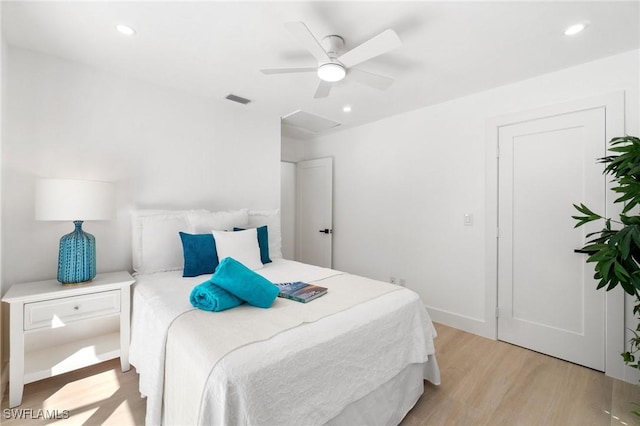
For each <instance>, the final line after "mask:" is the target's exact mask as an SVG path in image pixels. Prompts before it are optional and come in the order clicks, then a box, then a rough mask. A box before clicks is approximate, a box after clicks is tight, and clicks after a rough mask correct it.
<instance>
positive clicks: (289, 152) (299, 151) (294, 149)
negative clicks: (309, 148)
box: [282, 135, 304, 163]
mask: <svg viewBox="0 0 640 426" xmlns="http://www.w3.org/2000/svg"><path fill="white" fill-rule="evenodd" d="M303 157H304V143H303V142H302V141H299V140H296V139H294V138H292V137H290V136H286V135H282V161H289V162H291V163H297V162H298V161H300V160H301V159H302V158H303Z"/></svg>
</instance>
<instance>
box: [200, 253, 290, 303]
mask: <svg viewBox="0 0 640 426" xmlns="http://www.w3.org/2000/svg"><path fill="white" fill-rule="evenodd" d="M211 281H212V282H213V283H214V284H215V285H217V286H218V287H221V288H223V289H225V290H226V291H228V292H229V293H231V294H233V295H234V296H236V297H238V298H240V299H242V300H245V301H246V302H247V303H249V304H250V305H253V306H257V307H260V308H268V307H270V306H271V305H272V304H273V301H274V300H276V297H277V296H278V287H276V286H275V285H273V283H272V282H271V281H269V280H268V279H266V278H264V277H263V276H261V275H259V274H256V273H255V272H253V271H252V270H251V269H249V268H247V267H246V266H244V265H243V264H242V263H240V262H238V261H237V260H235V259H233V258H231V257H226V258H224V259H222V261H221V262H220V264H219V265H218V267H217V268H216V272H214V274H213V276H212V277H211Z"/></svg>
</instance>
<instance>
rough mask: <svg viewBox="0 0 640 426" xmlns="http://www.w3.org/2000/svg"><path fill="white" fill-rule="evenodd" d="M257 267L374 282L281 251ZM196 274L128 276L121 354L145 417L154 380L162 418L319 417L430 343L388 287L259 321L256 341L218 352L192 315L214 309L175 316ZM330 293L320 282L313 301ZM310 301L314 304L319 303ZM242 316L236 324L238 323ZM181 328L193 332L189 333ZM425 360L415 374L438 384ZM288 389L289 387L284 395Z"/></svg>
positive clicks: (413, 308) (418, 357)
mask: <svg viewBox="0 0 640 426" xmlns="http://www.w3.org/2000/svg"><path fill="white" fill-rule="evenodd" d="M259 272H260V273H261V274H262V275H263V276H265V277H266V278H268V279H269V280H271V281H273V282H286V281H294V280H302V281H307V282H319V283H320V284H321V285H322V284H323V283H324V284H325V285H327V286H329V287H330V288H331V287H332V286H334V285H341V286H342V285H348V281H350V280H351V281H353V280H354V279H355V280H356V281H358V282H359V284H360V285H362V284H363V283H364V284H367V281H368V282H369V283H370V284H371V285H372V286H379V285H380V284H382V283H379V282H377V281H373V280H367V279H366V278H362V277H355V276H351V275H347V274H342V273H340V272H337V271H334V270H330V269H325V268H318V267H314V266H310V265H304V264H301V263H297V262H291V261H284V260H277V261H275V262H274V263H273V264H269V265H266V267H265V268H264V269H263V270H261V271H259ZM203 280H204V279H203V277H197V278H192V279H187V278H182V277H181V276H180V272H175V273H162V274H153V275H144V276H138V277H137V283H136V285H135V291H134V302H133V303H134V305H133V306H134V310H133V319H132V345H131V362H132V364H134V365H135V366H136V368H137V369H138V372H139V373H140V391H141V393H142V394H144V395H146V396H147V417H146V423H147V424H148V425H156V424H160V421H161V418H162V406H163V404H162V399H163V388H164V387H166V391H165V392H166V395H165V404H166V406H165V422H166V423H167V424H175V423H180V424H196V423H199V424H322V423H325V422H327V421H328V420H330V419H332V418H333V417H335V416H336V415H338V414H339V413H340V411H341V410H342V409H343V408H344V407H345V406H346V405H347V404H349V403H350V402H352V401H355V400H357V399H359V398H361V397H362V396H365V395H366V394H368V393H369V392H371V391H372V390H374V389H376V388H377V387H379V386H380V385H381V384H383V383H385V382H386V381H388V380H389V379H391V378H392V377H394V376H395V375H396V374H398V373H399V371H400V370H402V369H403V368H404V367H405V366H406V365H408V364H411V363H424V362H426V361H427V359H428V356H429V355H430V354H433V352H434V348H433V337H434V336H435V330H434V329H433V326H432V324H431V321H430V319H429V318H428V315H427V313H426V311H425V310H424V307H423V306H422V304H421V302H420V300H419V298H418V296H417V295H416V294H415V293H413V292H411V291H407V290H404V289H400V288H398V287H394V286H392V287H389V288H387V289H386V290H384V291H379V293H378V294H377V297H373V298H372V299H368V298H367V297H365V298H364V299H361V301H360V302H357V303H356V306H355V307H352V308H351V309H348V310H344V309H346V307H347V305H349V304H353V301H352V302H349V303H346V302H345V303H346V304H345V306H344V307H338V308H337V311H340V312H337V313H334V314H332V315H328V316H327V313H326V312H325V311H322V310H321V309H320V310H319V311H318V312H317V313H315V314H312V313H306V312H305V311H303V312H305V313H304V315H303V317H306V318H303V319H302V320H301V321H300V323H304V324H303V325H301V326H298V327H296V328H291V324H292V323H291V322H290V321H289V320H287V321H285V322H284V323H283V324H281V325H279V326H276V327H275V328H273V327H272V326H268V327H266V330H267V332H266V334H260V333H258V334H256V336H258V337H257V339H258V340H259V342H257V343H253V344H245V343H242V341H240V343H239V344H237V345H236V346H234V345H232V346H231V347H230V349H229V350H223V351H222V352H221V353H219V352H216V349H215V348H216V345H214V344H213V343H215V337H216V333H215V331H214V332H212V330H211V329H209V330H207V326H206V325H203V324H204V323H202V321H203V318H208V317H210V316H215V315H216V314H212V313H207V312H202V311H194V312H191V313H189V314H187V315H183V314H184V313H186V312H189V311H192V310H193V308H192V307H191V305H190V304H189V302H188V294H189V292H190V291H191V288H192V287H193V286H194V285H196V284H198V283H200V282H202V281H203ZM382 285H384V284H382ZM380 288H381V287H380ZM392 290H397V291H392ZM337 293H338V290H336V289H334V291H333V292H332V291H331V290H330V292H329V294H328V295H327V296H323V298H321V299H318V300H322V299H325V298H326V299H327V300H328V299H329V296H330V295H331V294H334V295H336V294H337ZM345 298H346V296H345V297H343V298H341V299H345ZM356 300H360V299H357V298H356V299H354V301H356ZM314 302H315V301H314ZM314 302H311V303H310V304H307V305H303V304H297V303H295V302H291V301H288V300H282V299H278V300H277V301H276V305H274V307H276V306H280V307H283V306H284V304H293V305H292V306H291V308H295V309H299V308H302V307H304V308H306V309H307V310H310V312H313V309H314V308H313V306H314V305H313V303H314ZM315 303H316V305H315V306H316V310H317V309H318V307H319V306H320V304H318V303H317V302H315ZM276 311H277V309H275V310H273V312H274V313H275V312H276ZM237 312H238V313H239V311H237ZM265 312H266V311H262V313H265ZM215 318H221V317H220V316H218V317H215ZM238 318H241V317H238ZM319 318H323V320H322V321H317V320H318V319H319ZM247 321H249V322H248V323H247V324H250V321H251V320H249V319H247ZM277 321H282V320H281V319H280V320H277ZM172 324H174V325H175V327H172V326H171V325H172ZM247 324H244V325H242V324H237V325H238V327H240V328H239V329H242V327H244V328H245V329H246V328H247ZM295 325H298V324H295ZM170 327H171V330H169V329H170ZM218 327H220V325H218ZM191 329H195V330H196V331H198V332H197V333H195V334H192V333H190V332H189V330H191ZM284 330H287V331H284ZM263 331H264V330H263ZM167 336H169V338H168V337H167ZM261 336H262V337H261ZM165 345H166V354H167V356H166V365H165V350H164V349H165ZM196 345H197V346H198V349H197V350H196V348H195V347H193V346H196ZM237 346H238V347H237ZM206 348H209V349H208V350H207V349H206ZM209 352H210V353H209ZM211 357H213V358H211ZM327 362H329V365H331V366H332V367H331V368H330V369H326V367H325V366H326V365H327ZM430 364H431V367H432V368H431V370H429V371H428V372H427V373H425V378H427V379H429V380H431V381H433V382H435V383H439V374H438V371H437V365H436V364H435V363H430ZM427 365H429V364H427ZM185 366H188V368H185ZM165 375H166V378H167V379H166V380H167V381H168V382H167V384H165V382H164V380H165ZM344 377H349V380H344ZM285 383H286V386H284V384H285ZM288 389H298V390H299V391H298V392H296V393H293V394H291V393H290V392H288ZM287 392H288V393H287ZM283 393H286V394H283ZM284 401H286V406H283V405H282V403H283V402H284Z"/></svg>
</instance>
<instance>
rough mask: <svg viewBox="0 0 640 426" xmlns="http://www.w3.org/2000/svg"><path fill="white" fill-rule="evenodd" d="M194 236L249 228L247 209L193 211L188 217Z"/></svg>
mask: <svg viewBox="0 0 640 426" xmlns="http://www.w3.org/2000/svg"><path fill="white" fill-rule="evenodd" d="M188 220H189V226H190V229H191V233H192V234H204V233H208V232H211V230H212V229H215V230H216V231H233V228H234V227H235V228H247V227H248V226H247V225H248V224H249V214H248V211H247V209H240V210H229V211H219V212H209V211H206V210H199V211H191V212H189V215H188Z"/></svg>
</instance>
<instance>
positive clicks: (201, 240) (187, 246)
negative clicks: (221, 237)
mask: <svg viewBox="0 0 640 426" xmlns="http://www.w3.org/2000/svg"><path fill="white" fill-rule="evenodd" d="M180 239H181V240H182V252H183V254H184V270H183V271H182V276H183V277H197V276H198V275H203V274H213V273H214V272H215V270H216V267H217V266H218V252H217V251H216V242H215V240H214V239H213V235H212V234H187V233H186V232H180Z"/></svg>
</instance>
